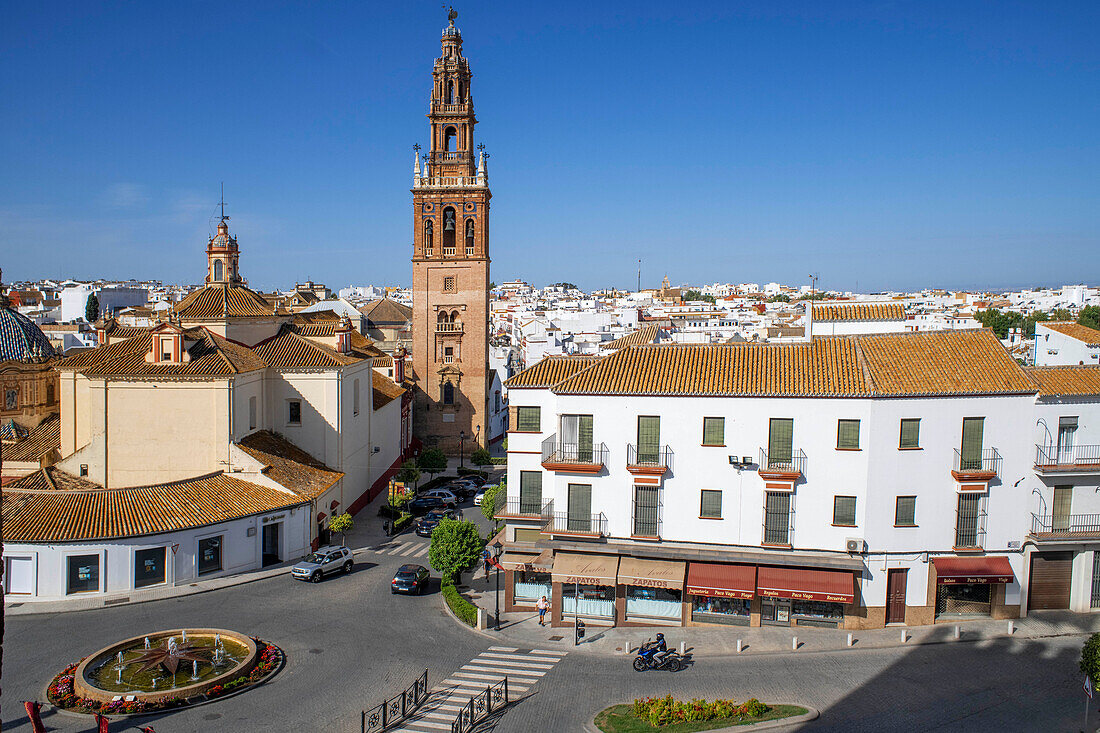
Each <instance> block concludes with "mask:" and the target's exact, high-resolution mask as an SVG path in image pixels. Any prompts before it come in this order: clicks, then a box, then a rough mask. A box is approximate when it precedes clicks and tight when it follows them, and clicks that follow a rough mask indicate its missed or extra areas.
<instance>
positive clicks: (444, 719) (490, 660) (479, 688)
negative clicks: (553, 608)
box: [394, 646, 566, 733]
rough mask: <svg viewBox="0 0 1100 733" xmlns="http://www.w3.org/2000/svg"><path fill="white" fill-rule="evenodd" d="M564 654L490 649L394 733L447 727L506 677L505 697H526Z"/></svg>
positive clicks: (437, 690)
mask: <svg viewBox="0 0 1100 733" xmlns="http://www.w3.org/2000/svg"><path fill="white" fill-rule="evenodd" d="M565 654H566V652H563V651H548V650H545V649H519V648H516V647H510V646H491V647H489V648H488V649H487V650H485V651H483V652H482V653H481V654H478V655H477V656H476V657H474V658H473V659H471V660H470V661H469V662H467V663H466V664H465V665H464V666H463V667H462V668H461V669H459V670H458V671H456V672H454V673H452V674H451V676H450V677H447V678H446V679H444V680H443V681H442V682H440V683H439V684H438V685H436V686H435V687H434V688H432V690H431V692H429V693H428V698H427V700H425V701H424V704H423V705H421V706H420V708H419V709H418V710H417V711H416V712H415V713H413V714H412V715H411V716H410V717H409V718H408V719H407V720H406V721H405V722H404V723H403V724H402V725H401V726H400V727H398V728H395V729H394V730H395V731H408V733H435V732H436V731H441V730H450V729H451V723H452V722H453V721H454V719H455V718H456V717H458V713H459V711H460V710H462V706H463V705H465V704H466V703H467V702H469V700H470V698H472V697H474V696H476V695H479V694H481V693H482V692H485V688H486V687H489V686H491V685H495V684H497V683H498V682H500V681H501V680H502V679H504V677H505V676H507V677H508V695H509V697H511V698H513V699H514V698H515V697H517V696H520V695H524V694H526V693H527V692H528V691H530V689H531V688H532V687H534V686H535V685H536V684H538V683H539V681H541V680H542V678H543V677H545V676H546V675H547V673H549V672H550V670H552V669H553V668H554V665H556V664H557V663H558V662H560V661H561V660H562V657H564V656H565Z"/></svg>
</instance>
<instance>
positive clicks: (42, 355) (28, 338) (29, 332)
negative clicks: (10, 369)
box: [0, 307, 57, 361]
mask: <svg viewBox="0 0 1100 733" xmlns="http://www.w3.org/2000/svg"><path fill="white" fill-rule="evenodd" d="M56 355H57V354H56V353H55V352H54V350H53V347H52V346H50V340H49V339H48V338H46V334H44V333H42V329H41V328H39V327H38V326H36V325H35V324H34V322H33V321H31V319H29V318H27V317H26V316H25V315H23V314H22V313H20V312H18V311H16V310H15V309H13V308H7V307H0V361H9V360H11V361H36V360H39V359H49V358H52V357H54V356H56Z"/></svg>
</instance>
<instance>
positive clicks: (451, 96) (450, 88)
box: [447, 81, 455, 104]
mask: <svg viewBox="0 0 1100 733" xmlns="http://www.w3.org/2000/svg"><path fill="white" fill-rule="evenodd" d="M454 103H455V83H454V82H453V81H449V82H447V104H454Z"/></svg>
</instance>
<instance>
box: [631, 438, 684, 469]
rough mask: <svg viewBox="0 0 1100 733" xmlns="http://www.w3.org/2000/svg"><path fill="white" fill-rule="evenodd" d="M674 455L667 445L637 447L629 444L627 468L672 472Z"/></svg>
mask: <svg viewBox="0 0 1100 733" xmlns="http://www.w3.org/2000/svg"><path fill="white" fill-rule="evenodd" d="M673 456H674V453H673V452H672V449H671V448H669V447H668V446H667V445H665V446H660V445H636V444H634V443H628V444H627V446H626V465H627V468H628V469H629V468H638V469H655V470H671V469H672V458H673Z"/></svg>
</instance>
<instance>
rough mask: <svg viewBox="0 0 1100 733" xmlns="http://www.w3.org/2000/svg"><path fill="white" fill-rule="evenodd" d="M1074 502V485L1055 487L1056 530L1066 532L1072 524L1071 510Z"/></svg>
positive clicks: (1054, 528) (1054, 527)
mask: <svg viewBox="0 0 1100 733" xmlns="http://www.w3.org/2000/svg"><path fill="white" fill-rule="evenodd" d="M1072 503H1073V487H1072V486H1055V487H1054V526H1053V530H1054V531H1055V532H1065V531H1067V530H1068V529H1069V525H1070V518H1069V515H1070V512H1071V510H1072Z"/></svg>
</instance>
